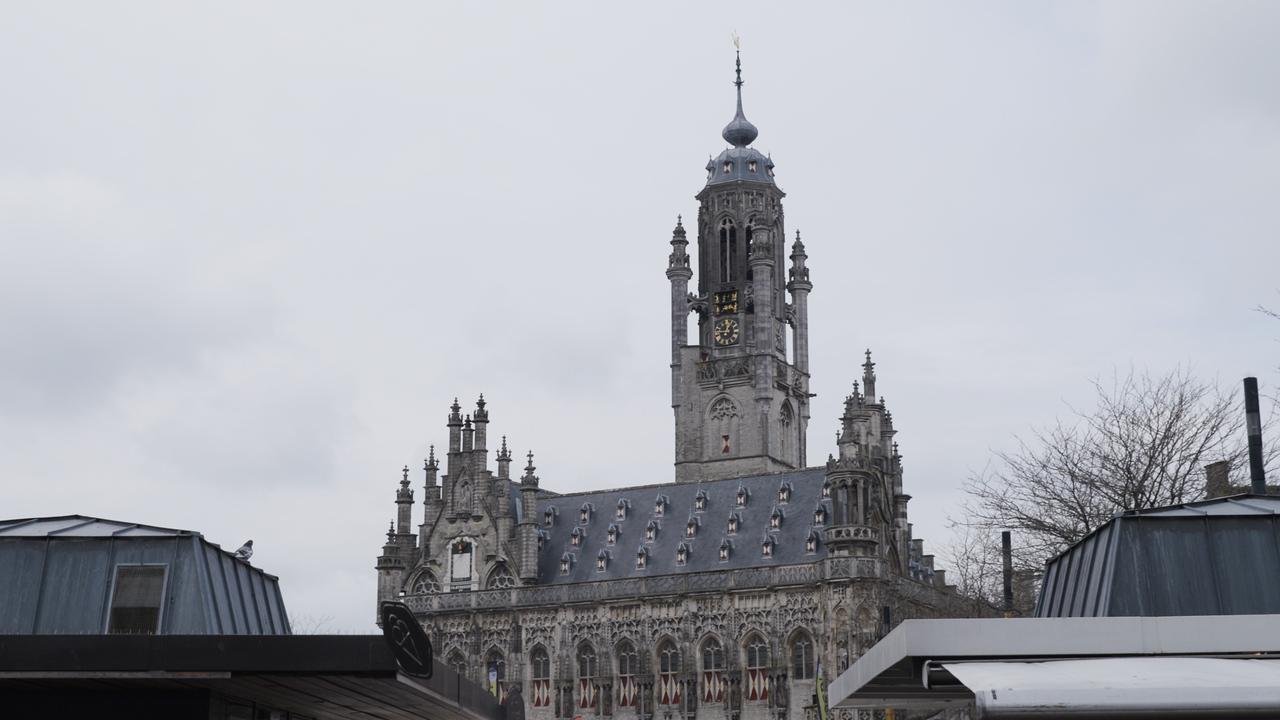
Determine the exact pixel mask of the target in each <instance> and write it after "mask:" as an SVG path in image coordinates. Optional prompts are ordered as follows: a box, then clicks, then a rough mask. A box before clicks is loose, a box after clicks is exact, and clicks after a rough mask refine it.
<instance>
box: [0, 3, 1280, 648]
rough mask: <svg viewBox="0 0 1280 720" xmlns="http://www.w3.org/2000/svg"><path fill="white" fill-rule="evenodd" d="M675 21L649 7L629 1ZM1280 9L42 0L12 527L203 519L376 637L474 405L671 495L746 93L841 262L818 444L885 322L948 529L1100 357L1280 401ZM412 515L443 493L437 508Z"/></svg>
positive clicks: (583, 481) (9, 76) (17, 266)
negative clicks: (676, 308) (726, 129)
mask: <svg viewBox="0 0 1280 720" xmlns="http://www.w3.org/2000/svg"><path fill="white" fill-rule="evenodd" d="M641 8H643V9H641ZM1277 29H1280V4H1277V3H1264V2H1257V3H1244V2H1232V3H1214V4H1210V3H1175V2H1167V1H1163V0H1162V1H1161V2H1150V3H1124V2H1107V3H1096V4H1095V3H1087V2H1072V3H1041V2H1026V1H1024V0H1019V1H1018V2H1011V3H1007V4H1003V3H981V4H977V3H936V4H929V5H923V4H903V3H890V2H885V3H879V4H865V3H860V4H853V3H844V2H841V3H832V4H829V5H817V4H807V3H806V4H800V3H777V2H770V3H758V4H757V3H749V2H733V3H728V4H717V5H713V4H710V3H672V4H665V5H663V4H655V3H640V4H631V5H629V6H628V8H627V9H620V6H619V5H618V4H614V3H608V4H606V3H583V4H568V3H556V4H554V5H552V4H547V5H543V6H536V5H534V4H532V3H512V4H509V5H501V6H500V5H489V4H486V5H482V4H480V3H443V2H440V3H405V4H390V3H379V4H370V3H359V4H357V3H350V4H347V5H345V6H336V5H333V4H328V5H323V6H322V5H321V4H319V3H314V2H300V3H293V4H288V3H249V2H217V3H204V4H202V5H198V6H197V5H193V4H186V3H174V2H157V3H151V4H144V3H96V2H94V3H84V4H68V3H56V2H39V3H25V4H23V5H22V6H18V5H14V4H11V5H10V6H8V7H7V8H6V10H5V12H4V22H3V23H0V98H3V101H2V102H3V105H2V111H0V482H3V493H0V517H26V516H37V515H60V514H69V513H81V514H87V515H97V516H104V517H108V518H113V519H120V520H128V521H133V522H142V523H150V524H156V525H163V526H171V527H183V528H191V529H196V530H199V531H201V532H203V533H204V534H205V535H206V536H207V537H208V538H209V539H210V540H211V541H213V542H217V543H220V544H222V545H223V546H224V547H226V548H228V549H231V548H235V547H237V546H239V545H240V543H241V542H243V541H244V540H245V539H246V538H249V537H252V538H253V539H254V540H255V547H256V548H257V554H256V555H255V557H254V562H255V564H258V565H260V566H261V567H263V568H265V569H266V570H267V571H269V572H272V573H275V574H277V575H279V576H280V577H281V584H282V589H283V592H284V594H285V599H286V602H287V605H288V608H289V610H290V611H291V614H292V615H293V616H294V617H295V619H299V620H301V621H303V622H304V623H309V624H313V625H314V624H320V625H323V626H324V627H325V628H326V629H328V630H340V631H351V632H357V631H359V632H367V631H371V630H372V629H373V623H372V618H373V614H374V599H375V574H374V570H373V563H374V558H375V556H376V555H377V554H378V553H379V551H380V546H381V544H382V542H383V538H384V535H383V534H384V532H385V530H386V526H387V522H388V520H390V519H391V518H392V516H393V513H394V506H393V503H392V500H393V498H394V491H395V488H396V483H397V481H398V479H399V475H400V473H399V468H400V467H401V466H402V465H405V464H408V465H409V466H410V467H412V468H414V473H413V475H412V478H413V480H414V486H415V487H418V488H419V489H418V491H417V492H418V495H419V499H420V495H421V489H420V485H421V473H420V471H419V470H418V469H419V468H420V467H421V465H422V458H423V457H424V455H425V453H426V450H427V446H428V444H430V443H436V444H438V445H439V444H444V443H446V442H447V437H448V436H447V433H446V429H445V427H444V421H445V415H446V413H447V406H448V405H449V403H450V402H451V401H452V400H453V398H454V396H455V395H457V396H458V397H459V398H460V400H461V401H462V402H463V404H464V405H467V406H472V405H473V404H474V401H475V398H476V395H477V394H478V393H480V392H483V393H484V394H485V397H486V399H487V400H488V401H489V409H490V412H491V417H492V424H491V426H490V434H491V437H493V438H494V442H493V443H491V445H496V439H497V438H498V437H499V436H501V435H503V434H505V435H507V436H508V437H509V438H510V442H511V444H512V447H513V449H515V450H516V451H517V452H520V453H523V452H524V451H525V450H526V449H529V448H532V449H533V450H534V451H535V452H536V454H537V457H536V463H537V465H538V474H539V475H540V476H541V477H542V481H543V486H544V487H547V488H550V489H552V490H558V491H575V490H587V489H600V488H608V487H617V486H624V485H631V484H642V483H655V482H664V481H669V480H671V479H672V478H673V470H672V467H671V457H672V447H671V445H672V415H671V409H670V404H669V387H670V380H669V371H668V367H667V363H668V362H669V345H668V342H669V340H668V333H669V330H668V327H669V320H668V312H669V309H668V302H669V300H668V293H669V290H668V283H667V279H666V277H665V276H664V274H663V273H664V270H665V268H666V257H667V253H668V251H669V249H670V248H669V246H668V244H667V243H668V242H669V240H670V234H671V229H672V226H673V225H674V223H675V217H676V214H677V213H683V214H685V215H686V216H692V215H694V214H695V213H696V208H697V204H696V202H695V201H694V199H693V196H694V194H695V193H697V192H698V190H699V189H700V188H701V187H702V185H703V182H704V171H703V166H704V165H705V163H706V158H707V156H708V155H709V154H712V153H717V152H719V151H720V150H721V149H722V148H723V147H724V142H723V140H722V139H721V138H720V129H721V128H722V127H723V126H724V124H725V123H726V122H727V121H728V120H729V119H730V118H731V116H732V113H733V87H732V85H731V84H730V81H731V80H732V66H733V53H732V44H731V41H730V36H731V33H732V32H733V31H734V30H736V31H737V32H738V33H739V34H740V35H741V37H742V48H743V70H744V78H745V80H746V86H745V88H744V90H745V105H746V114H747V117H748V118H750V119H751V121H752V122H754V123H755V124H756V125H757V126H758V127H759V128H760V136H759V139H758V140H757V141H756V147H758V148H759V149H761V150H763V151H767V152H771V153H772V155H773V158H774V160H775V161H776V162H777V179H778V182H779V184H780V185H781V186H782V188H783V189H784V190H785V191H786V192H787V193H788V196H787V199H786V201H785V202H786V208H787V225H788V228H789V229H793V230H794V229H799V230H801V231H802V233H803V235H804V239H805V243H806V245H807V247H808V252H809V255H810V260H809V265H810V267H811V268H812V277H813V283H814V291H813V295H812V297H811V301H810V303H811V305H810V307H811V327H812V331H811V344H812V367H813V385H812V389H813V391H814V392H816V393H818V397H817V398H816V400H815V402H814V406H813V419H812V422H811V427H810V437H809V447H810V458H809V460H810V462H811V463H818V462H821V461H822V460H823V459H825V457H826V455H827V453H828V452H831V451H833V450H834V447H835V445H834V439H833V438H834V435H833V433H834V430H835V427H836V423H837V418H838V416H839V413H840V403H841V399H842V398H843V397H844V395H845V394H846V393H847V392H848V391H849V388H850V383H851V382H852V381H853V380H854V379H855V378H856V377H857V376H858V375H859V374H860V369H859V365H860V363H861V362H862V351H863V349H864V348H866V347H870V348H872V349H873V351H874V353H875V360H876V362H877V363H878V374H879V384H878V388H879V391H880V392H881V393H883V394H884V395H885V397H886V399H887V401H888V404H889V407H890V409H891V410H892V411H893V414H894V420H895V425H896V427H897V428H898V429H899V431H900V432H899V435H898V440H899V441H900V442H901V446H902V452H903V455H904V457H905V460H904V463H905V467H906V477H905V483H906V488H907V491H908V492H909V493H911V495H912V496H913V499H912V501H911V505H910V513H911V517H912V519H913V521H914V522H915V525H916V532H917V535H918V536H923V537H925V538H926V543H927V544H929V545H930V546H932V547H935V548H936V547H937V546H938V545H939V544H941V543H943V542H945V541H946V539H947V536H948V535H949V531H948V530H947V527H946V526H947V521H946V519H947V516H948V515H949V514H952V515H954V514H955V512H956V505H957V503H958V501H959V500H960V497H961V496H960V492H959V485H960V483H961V481H962V480H963V479H964V478H965V477H966V476H968V475H969V474H970V473H972V472H974V471H978V470H981V469H982V468H983V467H984V466H985V465H986V463H987V462H988V459H989V458H990V455H991V452H992V450H995V449H1000V448H1006V447H1009V446H1010V444H1011V443H1012V439H1013V435H1014V434H1015V433H1020V432H1025V431H1026V430H1027V429H1028V428H1029V427H1031V426H1033V425H1037V424H1043V423H1047V422H1052V421H1053V419H1054V418H1055V417H1058V416H1060V415H1064V414H1066V412H1068V410H1067V404H1069V403H1070V404H1075V405H1087V404H1088V402H1089V400H1090V397H1091V388H1090V385H1089V379H1090V378H1091V377H1094V376H1097V375H1109V374H1110V373H1112V372H1113V371H1115V370H1117V369H1119V370H1120V371H1121V372H1124V371H1126V370H1127V369H1128V368H1130V367H1136V368H1139V369H1150V370H1152V371H1155V372H1163V371H1166V370H1168V369H1170V368H1172V367H1173V366H1175V365H1178V364H1184V365H1190V366H1191V367H1193V368H1194V370H1195V371H1196V372H1197V373H1198V374H1200V375H1203V376H1206V377H1211V378H1218V379H1220V380H1221V381H1222V382H1223V383H1225V384H1229V385H1230V386H1232V387H1236V386H1237V385H1238V383H1239V378H1241V377H1243V376H1244V375H1247V374H1256V375H1259V376H1261V378H1262V379H1263V381H1264V383H1266V384H1270V385H1274V384H1275V381H1276V379H1277V377H1276V368H1277V366H1278V365H1280V344H1277V338H1278V337H1280V322H1276V321H1274V320H1270V319H1268V318H1266V317H1264V316H1262V315H1261V314H1260V313H1257V312H1255V311H1254V310H1253V308H1254V307H1255V306H1257V305H1258V304H1260V303H1263V304H1269V305H1271V306H1273V307H1274V306H1277V305H1280V294H1277V289H1278V288H1280V272H1278V269H1280V239H1278V235H1280V232H1278V231H1280V202H1278V201H1277V188H1278V187H1280V127H1278V126H1277V121H1278V120H1280V78H1278V77H1277V74H1278V73H1277V70H1278V68H1280V43H1277V42H1276V33H1277ZM419 521H420V517H419V516H418V515H415V518H414V522H415V523H417V522H419Z"/></svg>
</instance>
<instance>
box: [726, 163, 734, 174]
mask: <svg viewBox="0 0 1280 720" xmlns="http://www.w3.org/2000/svg"><path fill="white" fill-rule="evenodd" d="M731 172H733V163H732V162H726V163H725V164H724V174H725V175H728V174H729V173H731Z"/></svg>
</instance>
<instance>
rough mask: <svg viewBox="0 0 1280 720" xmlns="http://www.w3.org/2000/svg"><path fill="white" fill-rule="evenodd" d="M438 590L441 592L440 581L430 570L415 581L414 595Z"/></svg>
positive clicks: (432, 592)
mask: <svg viewBox="0 0 1280 720" xmlns="http://www.w3.org/2000/svg"><path fill="white" fill-rule="evenodd" d="M438 592H440V581H439V580H436V576H435V575H433V574H431V571H430V570H428V571H426V572H424V573H422V574H421V575H419V576H418V579H417V580H414V581H413V594H414V595H427V594H434V593H438Z"/></svg>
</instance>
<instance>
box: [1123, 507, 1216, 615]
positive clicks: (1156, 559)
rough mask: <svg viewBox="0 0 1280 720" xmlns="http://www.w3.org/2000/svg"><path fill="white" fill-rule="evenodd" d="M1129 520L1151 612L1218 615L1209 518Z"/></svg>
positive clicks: (1141, 587) (1148, 608)
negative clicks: (1208, 543) (1138, 547)
mask: <svg viewBox="0 0 1280 720" xmlns="http://www.w3.org/2000/svg"><path fill="white" fill-rule="evenodd" d="M1129 522H1132V523H1133V524H1134V527H1135V529H1136V530H1137V533H1136V534H1137V536H1138V540H1139V542H1140V543H1141V547H1142V553H1141V556H1142V559H1143V566H1142V567H1141V568H1139V570H1140V574H1139V576H1138V577H1139V581H1140V583H1139V587H1140V591H1141V592H1142V593H1143V604H1144V606H1145V607H1146V608H1147V612H1148V613H1149V614H1151V615H1218V614H1220V608H1219V604H1218V596H1217V588H1216V587H1215V583H1214V572H1213V565H1212V562H1211V560H1210V557H1209V552H1208V548H1207V547H1206V540H1207V533H1206V525H1207V521H1206V520H1205V519H1203V518H1176V517H1175V518H1168V519H1160V520H1151V521H1147V519H1146V518H1143V517H1141V516H1139V517H1136V518H1133V519H1132V520H1130V521H1129Z"/></svg>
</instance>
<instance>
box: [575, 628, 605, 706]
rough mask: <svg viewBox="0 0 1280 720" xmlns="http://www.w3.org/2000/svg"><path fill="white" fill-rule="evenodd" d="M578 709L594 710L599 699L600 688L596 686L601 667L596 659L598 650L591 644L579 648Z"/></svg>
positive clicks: (584, 644)
mask: <svg viewBox="0 0 1280 720" xmlns="http://www.w3.org/2000/svg"><path fill="white" fill-rule="evenodd" d="M577 661H578V707H579V708H583V709H586V708H593V707H595V706H596V700H597V699H599V693H600V686H599V685H598V684H596V676H597V675H598V674H599V671H600V666H599V663H598V660H597V659H596V649H595V648H594V647H592V646H591V643H586V642H584V643H582V644H581V645H579V646H578V655H577Z"/></svg>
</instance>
